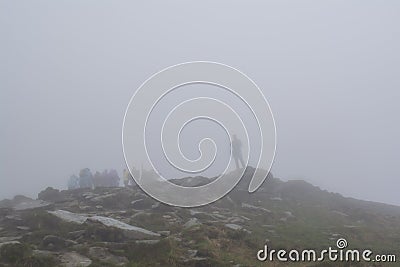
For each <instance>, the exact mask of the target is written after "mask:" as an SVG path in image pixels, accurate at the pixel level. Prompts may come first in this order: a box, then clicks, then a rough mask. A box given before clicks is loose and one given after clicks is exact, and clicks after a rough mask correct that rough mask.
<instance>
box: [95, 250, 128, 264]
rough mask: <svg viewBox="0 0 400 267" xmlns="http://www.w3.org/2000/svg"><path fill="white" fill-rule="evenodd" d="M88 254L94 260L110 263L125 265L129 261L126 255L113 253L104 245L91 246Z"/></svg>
mask: <svg viewBox="0 0 400 267" xmlns="http://www.w3.org/2000/svg"><path fill="white" fill-rule="evenodd" d="M88 255H89V257H90V258H91V259H93V260H94V259H96V260H99V261H101V262H103V263H108V264H110V265H116V266H123V265H125V264H127V263H128V259H127V258H126V257H122V256H116V255H113V254H111V253H110V252H109V251H108V249H106V248H103V247H91V248H89V252H88Z"/></svg>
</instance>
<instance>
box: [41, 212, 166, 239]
mask: <svg viewBox="0 0 400 267" xmlns="http://www.w3.org/2000/svg"><path fill="white" fill-rule="evenodd" d="M48 213H50V214H53V215H54V216H56V217H58V218H60V219H62V220H64V221H66V222H72V223H77V224H83V223H85V222H87V221H92V222H99V223H101V224H103V225H104V226H107V227H114V228H117V229H120V230H122V231H123V232H124V233H125V234H126V236H127V237H129V238H134V239H146V238H155V237H160V236H161V235H160V234H158V233H154V232H152V231H149V230H146V229H143V228H140V227H136V226H133V225H130V224H127V223H124V222H121V221H119V220H116V219H113V218H109V217H103V216H88V215H86V214H77V213H72V212H69V211H65V210H56V211H48Z"/></svg>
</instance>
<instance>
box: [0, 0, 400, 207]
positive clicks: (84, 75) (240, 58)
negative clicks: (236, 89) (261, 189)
mask: <svg viewBox="0 0 400 267" xmlns="http://www.w3.org/2000/svg"><path fill="white" fill-rule="evenodd" d="M351 3H352V4H351ZM351 3H350V2H348V1H324V2H323V3H322V2H315V1H314V2H311V1H301V2H291V3H289V2H282V1H262V2H261V1H260V2H254V3H251V4H249V3H238V2H236V3H232V2H228V1H223V2H211V1H206V2H202V3H184V2H178V1H172V2H169V3H157V4H158V7H155V6H154V5H155V2H154V3H153V2H146V3H137V4H133V3H131V2H129V1H126V2H124V1H122V2H106V1H85V2H79V1H68V2H58V1H57V2H53V1H35V2H29V1H19V2H15V1H3V2H1V3H0V33H1V40H2V42H1V44H0V58H1V59H2V64H1V65H0V88H1V91H0V92H1V93H0V105H1V108H2V112H1V113H0V121H1V123H2V134H1V138H0V142H1V147H2V151H1V153H0V158H1V164H2V166H1V168H0V185H1V186H0V199H3V198H10V197H12V196H14V195H16V194H24V195H29V196H35V195H36V194H37V193H38V192H39V191H40V190H42V189H45V188H46V187H47V186H52V187H55V188H66V185H67V181H68V178H69V176H70V175H72V174H74V173H75V174H77V173H78V172H79V170H80V169H82V168H85V167H88V168H90V169H91V170H92V171H96V170H99V171H101V170H104V169H111V168H114V169H117V171H118V173H119V175H121V174H122V170H123V169H124V168H126V166H125V162H124V157H123V153H122V144H121V132H122V121H123V117H124V113H125V110H126V107H127V105H128V102H129V100H130V98H131V97H132V95H133V94H134V92H135V91H136V89H137V88H138V87H139V86H140V85H141V84H142V83H143V82H144V81H145V80H146V79H147V78H148V77H150V76H151V75H153V74H154V73H156V72H158V71H160V70H162V69H164V68H166V67H168V66H171V65H175V64H178V63H182V62H187V61H194V60H206V61H215V62H221V63H224V64H228V65H230V66H232V67H235V68H237V69H239V70H241V71H243V72H244V73H245V74H246V75H248V76H249V77H250V78H252V79H253V80H254V81H255V82H256V83H257V85H258V86H259V87H260V88H261V90H262V91H263V93H264V95H265V96H266V97H267V100H268V101H269V104H270V106H271V109H272V112H273V114H274V118H275V123H276V128H277V151H276V156H275V161H274V164H273V167H272V173H273V174H274V176H275V177H277V178H280V179H283V180H293V179H303V180H305V181H307V182H310V183H312V184H313V185H316V186H319V187H320V188H321V189H326V190H328V191H331V192H337V193H340V194H343V195H344V196H347V197H353V198H358V199H363V200H370V201H377V202H383V203H388V204H394V205H399V206H400V197H399V193H398V187H399V186H400V182H399V178H400V170H399V168H398V161H399V159H400V140H399V136H400V126H399V122H398V121H399V119H398V114H400V105H399V101H400V90H399V86H400V79H399V77H400V76H399V71H400V53H399V52H398V48H399V47H400V30H399V27H398V25H399V24H400V17H399V16H398V14H399V10H400V9H399V8H400V3H399V2H397V1H385V2H375V1H353V2H351ZM228 4H229V5H228ZM221 13H224V16H223V17H221V16H220V14H221ZM187 22H190V23H187ZM189 24H190V25H189ZM189 141H190V140H189ZM188 153H190V151H188Z"/></svg>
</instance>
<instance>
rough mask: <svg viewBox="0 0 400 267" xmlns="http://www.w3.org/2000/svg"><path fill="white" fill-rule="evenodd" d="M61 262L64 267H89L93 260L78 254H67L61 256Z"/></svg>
mask: <svg viewBox="0 0 400 267" xmlns="http://www.w3.org/2000/svg"><path fill="white" fill-rule="evenodd" d="M60 261H61V264H62V266H64V267H87V266H89V265H90V264H92V260H91V259H89V258H87V257H85V256H82V255H80V254H78V253H76V252H67V253H64V254H62V255H61V256H60Z"/></svg>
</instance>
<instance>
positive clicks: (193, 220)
mask: <svg viewBox="0 0 400 267" xmlns="http://www.w3.org/2000/svg"><path fill="white" fill-rule="evenodd" d="M200 224H201V222H199V220H198V219H197V218H191V219H190V220H189V221H187V222H186V223H185V224H184V225H183V227H185V228H190V227H193V226H197V225H200Z"/></svg>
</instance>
